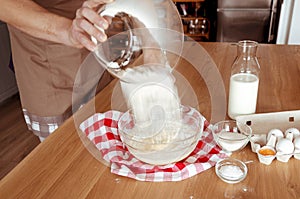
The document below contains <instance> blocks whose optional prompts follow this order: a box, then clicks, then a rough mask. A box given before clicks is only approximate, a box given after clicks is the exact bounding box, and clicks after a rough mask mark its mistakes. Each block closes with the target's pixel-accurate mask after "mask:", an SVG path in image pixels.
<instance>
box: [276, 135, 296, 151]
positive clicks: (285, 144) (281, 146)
mask: <svg viewBox="0 0 300 199" xmlns="http://www.w3.org/2000/svg"><path fill="white" fill-rule="evenodd" d="M294 148H295V147H294V144H293V142H292V141H291V140H289V139H286V138H281V139H279V140H278V142H277V144H276V151H277V152H280V153H282V154H289V153H293V152H294Z"/></svg>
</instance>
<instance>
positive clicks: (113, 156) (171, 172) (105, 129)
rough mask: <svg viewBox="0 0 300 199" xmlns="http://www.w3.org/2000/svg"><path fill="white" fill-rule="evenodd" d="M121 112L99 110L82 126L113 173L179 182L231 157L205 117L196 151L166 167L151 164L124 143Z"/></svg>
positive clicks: (155, 180)
mask: <svg viewBox="0 0 300 199" xmlns="http://www.w3.org/2000/svg"><path fill="white" fill-rule="evenodd" d="M121 115H122V113H121V112H118V111H108V112H105V113H96V114H94V115H93V116H91V117H90V118H88V119H87V120H85V121H84V122H83V123H81V125H80V129H81V130H82V131H83V132H84V133H85V134H86V136H87V137H88V138H89V139H90V140H91V141H92V142H93V143H94V144H95V146H96V147H97V148H98V149H99V151H100V152H101V154H102V156H103V158H104V160H106V161H107V162H109V163H110V165H111V172H112V173H115V174H118V175H121V176H126V177H130V178H134V179H136V180H140V181H154V182H161V181H180V180H184V179H187V178H189V177H192V176H194V175H196V174H198V173H200V172H202V171H204V170H207V169H209V168H211V167H213V166H214V165H215V164H216V162H217V161H219V160H221V159H224V158H226V157H228V155H229V154H226V153H225V152H223V151H221V149H220V148H219V147H218V146H217V145H216V143H215V142H214V140H213V135H212V133H211V127H212V125H210V124H209V122H208V121H207V120H206V119H205V118H204V117H203V116H201V117H203V119H205V120H204V121H205V122H204V131H203V135H202V138H201V139H200V140H199V142H198V144H197V146H196V148H195V150H194V151H193V152H192V153H191V154H190V155H189V156H188V157H187V158H185V159H184V160H182V161H180V162H177V163H172V164H168V165H163V166H157V165H150V164H147V163H144V162H142V161H140V160H138V159H136V158H135V157H134V156H133V155H132V154H131V153H130V152H129V151H128V150H127V148H126V147H125V146H124V144H123V143H122V142H121V139H120V136H119V133H118V120H119V118H120V117H121Z"/></svg>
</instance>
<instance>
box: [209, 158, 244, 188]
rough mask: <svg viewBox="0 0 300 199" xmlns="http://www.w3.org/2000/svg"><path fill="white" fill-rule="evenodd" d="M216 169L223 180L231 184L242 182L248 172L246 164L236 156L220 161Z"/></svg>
mask: <svg viewBox="0 0 300 199" xmlns="http://www.w3.org/2000/svg"><path fill="white" fill-rule="evenodd" d="M215 171H216V174H217V176H218V177H219V178H220V179H221V180H223V181H224V182H227V183H230V184H234V183H238V182H241V181H242V180H244V179H245V178H246V176H247V173H248V169H247V166H246V164H245V163H244V162H242V161H240V160H237V159H234V158H226V159H224V160H220V161H218V162H217V164H216V166H215Z"/></svg>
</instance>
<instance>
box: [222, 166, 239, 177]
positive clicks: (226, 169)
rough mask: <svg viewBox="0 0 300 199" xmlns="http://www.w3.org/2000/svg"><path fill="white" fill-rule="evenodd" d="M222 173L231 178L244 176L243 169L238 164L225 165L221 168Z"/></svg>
mask: <svg viewBox="0 0 300 199" xmlns="http://www.w3.org/2000/svg"><path fill="white" fill-rule="evenodd" d="M220 173H221V174H222V176H223V177H225V178H227V179H229V180H237V179H239V178H241V177H242V176H243V171H242V170H241V168H240V167H238V166H236V165H224V166H222V167H221V168H220Z"/></svg>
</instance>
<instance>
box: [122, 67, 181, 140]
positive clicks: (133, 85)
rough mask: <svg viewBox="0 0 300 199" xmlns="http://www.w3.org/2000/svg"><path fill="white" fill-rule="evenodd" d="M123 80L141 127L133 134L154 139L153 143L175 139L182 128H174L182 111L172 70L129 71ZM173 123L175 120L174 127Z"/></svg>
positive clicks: (155, 68)
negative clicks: (136, 133) (171, 123)
mask: <svg viewBox="0 0 300 199" xmlns="http://www.w3.org/2000/svg"><path fill="white" fill-rule="evenodd" d="M122 80H123V81H121V88H122V92H123V95H124V96H125V98H126V100H127V106H128V108H129V109H131V110H132V113H133V115H134V120H135V126H136V127H135V128H138V130H136V129H135V130H134V131H133V132H138V135H136V136H138V137H139V138H145V139H146V140H148V141H149V138H150V139H151V140H150V142H160V141H163V140H164V141H166V140H167V141H168V142H171V141H172V139H175V137H176V136H177V133H178V129H179V128H174V126H177V125H175V124H178V123H179V122H180V118H181V112H180V100H179V97H178V92H177V88H176V86H175V78H174V77H173V75H172V73H171V70H170V68H168V67H165V66H160V65H152V66H139V67H135V68H128V69H126V71H125V72H124V74H123V76H122ZM167 121H168V122H167ZM170 121H172V122H173V121H174V126H173V127H172V128H171V126H172V125H170ZM166 124H168V125H166Z"/></svg>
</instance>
